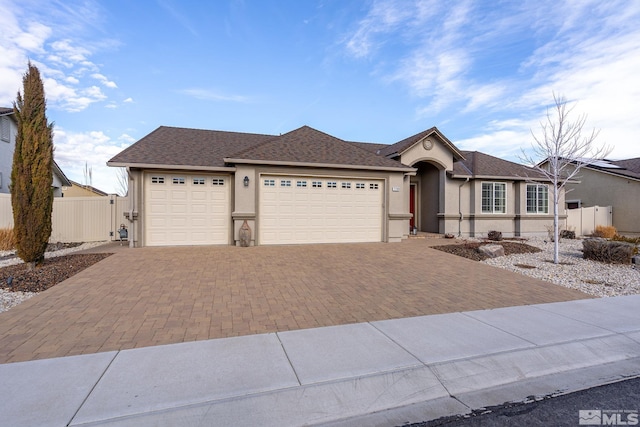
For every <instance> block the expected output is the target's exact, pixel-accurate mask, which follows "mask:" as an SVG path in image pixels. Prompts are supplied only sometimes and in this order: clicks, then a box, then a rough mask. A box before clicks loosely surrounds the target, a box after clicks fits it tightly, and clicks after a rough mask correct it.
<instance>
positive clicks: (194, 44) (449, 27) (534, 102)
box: [0, 0, 640, 192]
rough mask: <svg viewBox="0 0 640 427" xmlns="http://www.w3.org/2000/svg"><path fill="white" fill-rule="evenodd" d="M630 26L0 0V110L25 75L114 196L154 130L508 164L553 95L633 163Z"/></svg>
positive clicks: (283, 2)
mask: <svg viewBox="0 0 640 427" xmlns="http://www.w3.org/2000/svg"><path fill="white" fill-rule="evenodd" d="M638 23H640V2H637V1H606V0H598V1H589V0H576V1H558V0H535V1H527V0H523V1H499V0H498V1H491V2H488V1H455V0H452V1H442V0H433V1H431V0H424V1H422V0H415V1H394V0H386V1H344V0H330V1H304V0H277V1H276V0H272V1H270V0H245V1H235V0H233V1H223V0H217V1H210V2H207V1H201V0H198V1H189V0H187V1H179V0H137V1H123V0H102V1H94V0H83V1H77V0H65V1H43V0H37V1H34V0H20V1H7V0H0V28H2V32H1V35H0V106H11V103H12V102H13V101H14V100H15V97H16V93H17V91H18V90H21V84H22V75H23V74H24V72H25V71H26V68H27V61H28V60H29V59H30V60H31V61H32V62H33V63H34V64H36V65H37V66H38V67H39V69H40V71H41V73H42V75H43V78H44V82H45V92H46V96H47V99H48V109H47V114H48V117H49V120H51V121H53V122H55V136H54V143H55V147H56V151H55V157H56V161H57V162H58V164H59V165H60V166H61V167H62V169H63V171H64V172H65V173H66V174H67V175H68V176H69V178H71V179H73V180H76V181H78V182H81V183H84V182H85V178H84V174H83V170H84V167H85V162H86V164H87V165H88V166H89V167H91V168H92V170H93V180H92V182H93V185H94V186H96V187H98V188H101V189H103V190H105V191H109V192H113V191H115V190H116V188H117V185H116V183H115V182H116V179H115V171H114V170H113V169H112V168H107V167H106V166H105V163H106V161H107V160H108V159H110V158H111V157H112V156H113V155H115V154H116V153H118V152H119V151H121V150H122V149H124V148H125V147H127V146H129V145H130V144H132V143H133V142H135V141H136V140H138V139H140V138H142V137H143V136H145V135H146V134H148V133H149V132H151V131H153V130H154V129H156V128H157V127H158V126H162V125H166V126H180V127H193V128H202V129H216V130H227V131H237V132H254V133H266V134H278V133H284V132H288V131H290V130H293V129H296V128H298V127H300V126H302V125H309V126H311V127H314V128H316V129H319V130H321V131H324V132H326V133H329V134H331V135H334V136H336V137H339V138H342V139H345V140H353V141H365V142H380V143H394V142H397V141H399V140H401V139H404V138H406V137H408V136H411V135H413V134H415V133H418V132H420V131H422V130H425V129H427V128H430V127H431V126H437V127H438V128H439V129H440V130H441V131H442V132H443V133H444V134H445V135H446V136H447V137H448V138H449V139H450V140H451V141H452V142H453V143H454V144H455V145H457V146H458V147H459V148H460V149H464V150H478V151H483V152H486V153H489V154H492V155H495V156H499V157H503V158H506V159H509V160H514V161H518V155H519V154H520V151H521V149H527V148H528V147H530V146H531V143H532V141H533V138H532V136H531V130H533V131H534V132H536V133H538V132H537V131H538V130H539V123H540V121H541V120H542V119H544V115H545V112H546V108H547V107H548V106H549V105H550V104H551V103H552V93H553V92H554V91H555V92H556V93H558V94H561V95H564V96H565V97H566V98H567V99H569V100H570V101H572V102H574V101H575V102H576V104H575V110H574V111H575V116H576V117H577V115H578V113H586V114H587V115H588V120H587V125H586V129H585V130H591V129H592V128H594V127H595V128H599V129H601V132H600V135H599V137H598V139H597V144H598V145H604V144H608V145H611V146H612V147H613V151H612V153H611V154H610V156H609V157H610V158H612V159H621V158H631V157H640V144H639V143H638V136H639V135H640V120H639V119H638V117H640V25H638ZM585 133H586V132H585Z"/></svg>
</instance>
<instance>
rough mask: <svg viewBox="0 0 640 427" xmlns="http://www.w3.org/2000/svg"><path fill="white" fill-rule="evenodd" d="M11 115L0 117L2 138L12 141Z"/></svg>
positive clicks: (0, 137)
mask: <svg viewBox="0 0 640 427" xmlns="http://www.w3.org/2000/svg"><path fill="white" fill-rule="evenodd" d="M10 120H11V119H10V118H9V117H0V139H1V140H2V141H5V142H11V123H10Z"/></svg>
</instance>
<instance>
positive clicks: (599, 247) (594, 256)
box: [582, 238, 635, 264]
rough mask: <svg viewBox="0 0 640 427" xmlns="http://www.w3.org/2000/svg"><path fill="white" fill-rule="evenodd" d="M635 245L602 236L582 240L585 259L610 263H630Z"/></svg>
mask: <svg viewBox="0 0 640 427" xmlns="http://www.w3.org/2000/svg"><path fill="white" fill-rule="evenodd" d="M634 249H635V245H633V244H631V243H627V242H616V241H612V240H605V239H602V238H595V239H587V240H585V241H583V242H582V253H583V258H584V259H591V260H594V261H600V262H605V263H608V264H630V263H631V257H632V256H633V253H634Z"/></svg>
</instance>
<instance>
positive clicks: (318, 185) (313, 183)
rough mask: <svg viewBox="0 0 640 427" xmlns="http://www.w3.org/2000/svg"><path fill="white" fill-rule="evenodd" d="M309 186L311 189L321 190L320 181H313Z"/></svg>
mask: <svg viewBox="0 0 640 427" xmlns="http://www.w3.org/2000/svg"><path fill="white" fill-rule="evenodd" d="M311 186H312V187H313V188H322V181H313V182H312V183H311Z"/></svg>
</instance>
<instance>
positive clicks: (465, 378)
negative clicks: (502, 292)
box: [0, 295, 640, 426]
mask: <svg viewBox="0 0 640 427" xmlns="http://www.w3.org/2000/svg"><path fill="white" fill-rule="evenodd" d="M639 307H640V295H633V296H626V297H616V298H603V299H587V300H577V301H569V302H559V303H550V304H539V305H532V306H522V307H507V308H499V309H494V310H483V311H471V312H463V313H451V314H440V315H432V316H422V317H413V318H404V319H396V320H383V321H375V322H367V323H358V324H350V325H343V326H331V327H324V328H316V329H305V330H296V331H285V332H278V333H269V334H262V335H251V336H241V337H232V338H222V339H214V340H206V341H196V342H187V343H180V344H170V345H162V346H155V347H145V348H137V349H130V350H122V351H110V352H104V353H96V354H88V355H80V356H70V357H63V358H55V359H44V360H35V361H30V362H18V363H9V364H2V365H0V384H1V386H0V387H1V394H2V399H0V424H2V425H29V426H36V425H46V426H64V425H72V426H82V425H119V426H151V425H153V426H165V425H166V426H176V425H189V426H210V425H261V426H269V425H272V426H289V425H292V426H297V425H314V424H332V425H384V426H386V425H389V426H393V425H401V424H404V423H406V422H419V421H425V420H429V419H435V418H439V417H441V416H445V415H453V414H460V413H467V412H470V411H471V410H472V409H477V408H481V407H486V406H490V405H496V404H501V403H504V402H506V401H519V400H524V399H527V398H530V397H531V396H545V395H550V394H559V393H564V392H569V391H575V390H578V389H583V388H588V387H592V386H595V385H601V384H604V383H608V382H612V381H617V380H620V379H623V378H629V377H634V376H638V375H640V310H639V309H638V308H639ZM585 409H589V408H585ZM576 416H577V415H576Z"/></svg>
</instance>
